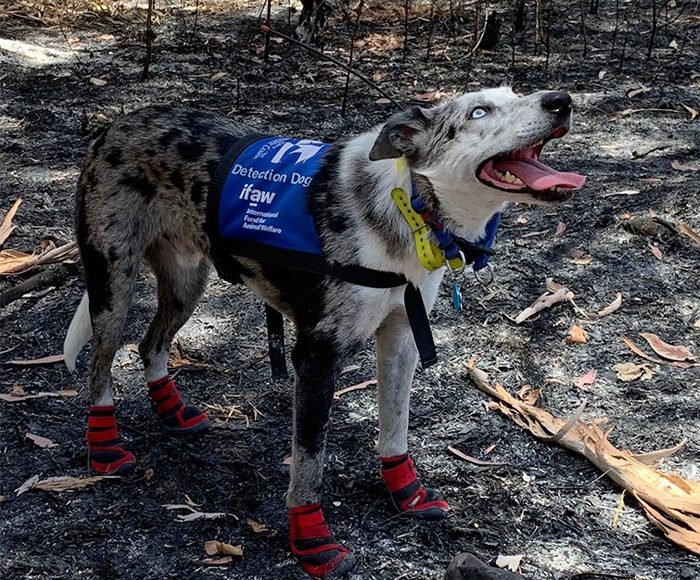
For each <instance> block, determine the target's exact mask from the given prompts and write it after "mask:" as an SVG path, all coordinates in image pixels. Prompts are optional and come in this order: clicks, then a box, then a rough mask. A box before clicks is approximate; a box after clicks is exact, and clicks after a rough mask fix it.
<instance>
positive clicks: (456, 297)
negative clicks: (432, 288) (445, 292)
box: [452, 280, 462, 312]
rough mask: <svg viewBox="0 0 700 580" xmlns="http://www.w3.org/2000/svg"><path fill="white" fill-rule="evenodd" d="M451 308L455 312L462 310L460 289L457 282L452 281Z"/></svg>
mask: <svg viewBox="0 0 700 580" xmlns="http://www.w3.org/2000/svg"><path fill="white" fill-rule="evenodd" d="M452 308H454V309H455V311H456V312H459V311H460V310H462V287H461V286H460V285H459V282H457V280H452Z"/></svg>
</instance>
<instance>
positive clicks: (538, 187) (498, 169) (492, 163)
mask: <svg viewBox="0 0 700 580" xmlns="http://www.w3.org/2000/svg"><path fill="white" fill-rule="evenodd" d="M564 133H566V130H565V129H559V130H557V131H555V132H554V133H553V134H552V135H550V136H549V137H547V138H546V139H544V140H542V141H539V142H538V143H535V144H534V145H530V146H529V147H525V148H523V149H518V150H516V151H509V152H507V153H502V154H500V155H496V156H495V157H492V158H491V159H487V160H486V161H485V162H484V163H482V164H481V166H480V167H479V170H478V172H477V177H478V178H479V181H481V182H482V183H484V184H485V185H488V186H489V187H494V188H496V189H500V190H502V191H509V192H513V193H528V194H530V195H531V196H532V197H535V198H537V199H540V200H542V201H561V200H563V199H566V198H567V197H569V194H570V193H571V192H572V191H573V190H575V189H581V187H583V184H584V183H585V182H586V178H585V176H583V175H579V174H578V173H564V172H561V171H557V170H556V169H552V168H551V167H549V166H548V165H545V164H544V163H541V162H540V160H539V157H540V152H541V151H542V147H544V145H545V143H546V142H547V141H549V140H550V139H554V138H557V137H561V136H562V135H563V134H564Z"/></svg>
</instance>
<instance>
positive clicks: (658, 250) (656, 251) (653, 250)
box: [649, 244, 664, 260]
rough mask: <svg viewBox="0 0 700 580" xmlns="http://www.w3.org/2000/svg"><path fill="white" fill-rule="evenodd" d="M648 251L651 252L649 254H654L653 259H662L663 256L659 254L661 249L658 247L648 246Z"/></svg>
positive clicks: (654, 245)
mask: <svg viewBox="0 0 700 580" xmlns="http://www.w3.org/2000/svg"><path fill="white" fill-rule="evenodd" d="M649 249H650V250H651V253H652V254H654V257H655V258H656V259H657V260H663V259H664V255H663V254H662V253H661V249H660V248H659V246H657V245H656V244H653V245H652V244H649Z"/></svg>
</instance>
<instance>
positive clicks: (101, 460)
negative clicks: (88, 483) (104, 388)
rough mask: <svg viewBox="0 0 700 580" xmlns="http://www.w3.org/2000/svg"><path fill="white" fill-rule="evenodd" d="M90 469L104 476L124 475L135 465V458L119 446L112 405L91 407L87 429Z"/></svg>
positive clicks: (119, 439) (119, 440)
mask: <svg viewBox="0 0 700 580" xmlns="http://www.w3.org/2000/svg"><path fill="white" fill-rule="evenodd" d="M87 443H88V456H89V458H90V468H91V469H93V470H94V471H97V472H98V473H102V474H104V475H124V474H125V473H128V472H129V471H131V470H132V469H133V468H134V465H136V457H134V454H133V453H131V452H130V451H127V450H126V449H124V448H123V447H122V445H121V437H120V436H119V431H118V429H117V419H116V417H115V415H114V405H93V406H91V407H90V412H89V414H88V429H87Z"/></svg>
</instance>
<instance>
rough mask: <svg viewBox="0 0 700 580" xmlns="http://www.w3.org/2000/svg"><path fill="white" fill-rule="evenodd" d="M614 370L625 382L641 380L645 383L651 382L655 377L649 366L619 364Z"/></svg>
mask: <svg viewBox="0 0 700 580" xmlns="http://www.w3.org/2000/svg"><path fill="white" fill-rule="evenodd" d="M612 370H614V371H615V373H617V378H618V379H620V380H621V381H624V382H626V383H627V382H629V381H636V380H637V379H641V380H643V381H647V380H649V379H650V378H651V377H652V376H654V371H653V370H652V368H651V367H650V366H649V365H647V364H644V363H642V364H640V365H638V364H635V363H631V362H626V363H617V364H616V365H615V366H613V368H612Z"/></svg>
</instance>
